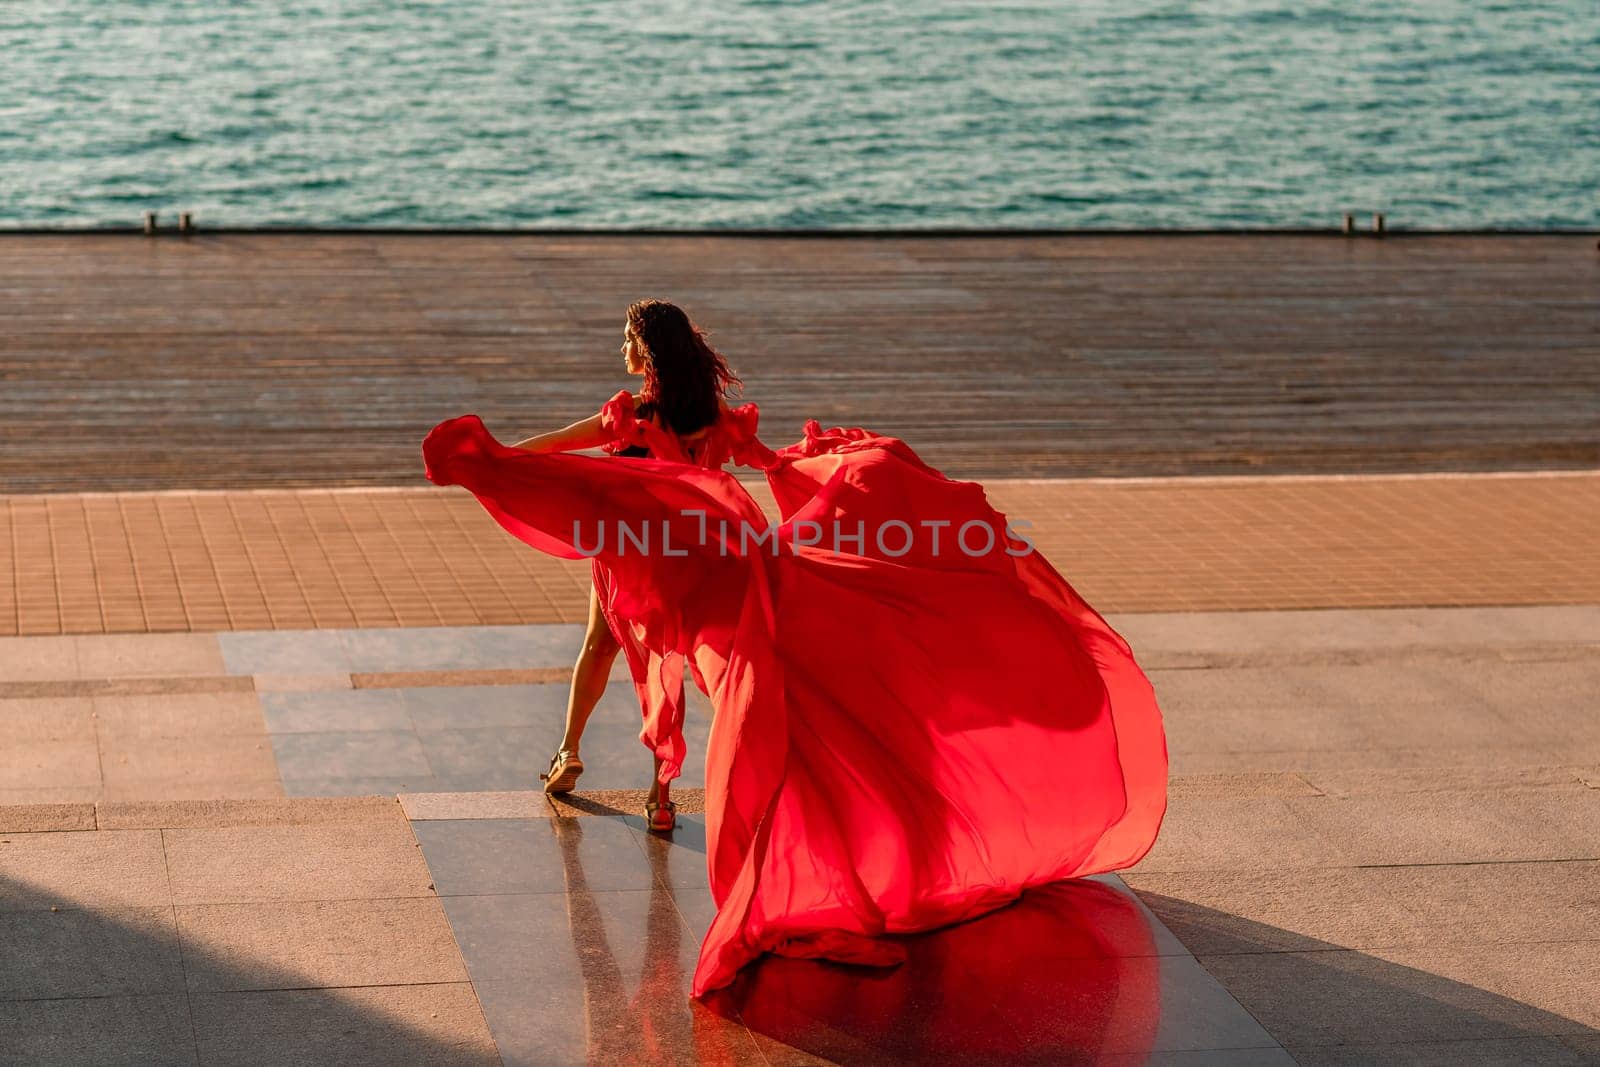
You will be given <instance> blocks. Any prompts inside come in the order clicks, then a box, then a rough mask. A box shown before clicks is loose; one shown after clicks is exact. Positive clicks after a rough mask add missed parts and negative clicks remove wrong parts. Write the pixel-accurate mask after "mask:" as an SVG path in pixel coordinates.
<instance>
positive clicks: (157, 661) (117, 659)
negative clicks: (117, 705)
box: [75, 633, 229, 678]
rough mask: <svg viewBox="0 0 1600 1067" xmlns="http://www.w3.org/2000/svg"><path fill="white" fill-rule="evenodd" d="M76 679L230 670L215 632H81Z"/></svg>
mask: <svg viewBox="0 0 1600 1067" xmlns="http://www.w3.org/2000/svg"><path fill="white" fill-rule="evenodd" d="M75 640H76V641H77V643H78V675H77V676H78V677H79V678H132V677H157V678H179V677H209V676H213V675H219V674H227V673H229V672H228V671H227V670H226V668H225V667H224V666H223V661H222V652H221V650H220V649H219V648H218V647H217V638H216V635H215V634H204V633H202V634H84V635H82V636H80V637H78V638H76V639H75Z"/></svg>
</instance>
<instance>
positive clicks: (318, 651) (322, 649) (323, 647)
mask: <svg viewBox="0 0 1600 1067" xmlns="http://www.w3.org/2000/svg"><path fill="white" fill-rule="evenodd" d="M339 634H340V631H338V630H241V631H237V632H235V633H220V634H217V637H216V640H217V645H218V647H219V648H220V649H221V651H222V660H223V663H224V664H225V666H226V673H228V674H296V675H299V674H343V675H346V676H348V675H349V673H350V658H349V656H348V655H347V654H346V652H345V649H344V645H343V644H342V643H341V642H340V640H339Z"/></svg>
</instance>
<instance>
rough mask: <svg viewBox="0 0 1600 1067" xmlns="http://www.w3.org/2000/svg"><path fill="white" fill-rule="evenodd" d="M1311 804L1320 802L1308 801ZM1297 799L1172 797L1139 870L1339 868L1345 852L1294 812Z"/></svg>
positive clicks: (1342, 862)
mask: <svg viewBox="0 0 1600 1067" xmlns="http://www.w3.org/2000/svg"><path fill="white" fill-rule="evenodd" d="M1307 799H1308V800H1310V801H1311V802H1316V801H1319V800H1320V799H1321V798H1315V797H1313V798H1307ZM1298 800H1299V798H1290V797H1249V798H1242V799H1232V798H1229V799H1196V798H1173V799H1172V800H1171V801H1170V802H1169V804H1168V807H1167V815H1166V819H1165V821H1164V822H1163V823H1162V827H1161V834H1160V836H1159V837H1158V838H1157V839H1156V843H1155V847H1154V848H1152V849H1151V850H1150V852H1149V854H1148V855H1147V856H1146V857H1145V858H1144V859H1143V860H1141V861H1140V862H1139V864H1138V865H1137V866H1135V867H1134V868H1133V869H1134V870H1137V871H1205V870H1237V869H1252V870H1254V869H1278V868H1285V867H1335V866H1342V865H1344V864H1345V862H1346V859H1345V855H1344V853H1343V852H1342V851H1341V850H1340V849H1339V848H1338V847H1336V846H1335V845H1334V844H1333V843H1331V842H1330V841H1329V840H1328V839H1327V838H1325V837H1324V835H1323V834H1322V833H1321V832H1320V831H1319V829H1318V828H1317V826H1316V825H1315V824H1313V823H1310V822H1308V821H1307V820H1305V819H1304V818H1302V817H1301V815H1300V814H1299V812H1298V810H1296V809H1293V808H1291V807H1290V804H1291V803H1294V802H1297V801H1298Z"/></svg>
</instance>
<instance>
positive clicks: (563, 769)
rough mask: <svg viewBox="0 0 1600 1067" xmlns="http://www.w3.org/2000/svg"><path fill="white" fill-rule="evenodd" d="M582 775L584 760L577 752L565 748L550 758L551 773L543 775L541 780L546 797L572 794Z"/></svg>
mask: <svg viewBox="0 0 1600 1067" xmlns="http://www.w3.org/2000/svg"><path fill="white" fill-rule="evenodd" d="M582 773H583V760H581V759H579V758H578V754H577V753H576V752H572V751H570V750H568V749H565V748H563V749H558V750H557V751H556V754H555V755H554V756H551V757H550V771H549V773H547V774H541V775H540V776H539V778H540V779H541V780H542V781H543V782H544V791H545V795H546V796H557V795H558V794H561V793H570V792H572V787H573V786H575V785H577V784H578V775H580V774H582Z"/></svg>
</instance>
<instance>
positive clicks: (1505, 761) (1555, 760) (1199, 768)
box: [1169, 742, 1600, 775]
mask: <svg viewBox="0 0 1600 1067" xmlns="http://www.w3.org/2000/svg"><path fill="white" fill-rule="evenodd" d="M1169 754H1170V755H1171V758H1172V773H1173V774H1176V775H1191V774H1232V773H1249V772H1256V771H1271V772H1282V773H1295V774H1301V775H1310V774H1311V773H1313V772H1317V771H1368V770H1425V769H1427V768H1437V767H1454V768H1461V769H1476V768H1485V769H1487V768H1492V767H1541V766H1543V767H1563V768H1565V767H1568V766H1571V765H1574V764H1577V763H1582V762H1586V761H1587V760H1589V759H1591V758H1593V759H1600V744H1596V745H1595V746H1594V747H1593V748H1592V749H1590V748H1587V747H1585V746H1582V745H1578V746H1554V745H1523V744H1501V743H1498V742H1488V743H1485V744H1482V745H1431V746H1421V745H1406V746H1399V747H1395V748H1364V749H1301V748H1291V749H1282V750H1274V751H1270V752H1265V751H1237V752H1196V751H1192V750H1191V751H1182V750H1178V749H1170V750H1169Z"/></svg>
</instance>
